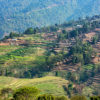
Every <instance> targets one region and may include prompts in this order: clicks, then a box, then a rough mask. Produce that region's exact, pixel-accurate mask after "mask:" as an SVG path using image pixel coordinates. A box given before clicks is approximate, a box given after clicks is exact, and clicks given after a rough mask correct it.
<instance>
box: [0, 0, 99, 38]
mask: <svg viewBox="0 0 100 100" xmlns="http://www.w3.org/2000/svg"><path fill="white" fill-rule="evenodd" d="M66 4H67V5H66ZM98 4H99V1H94V2H93V1H91V0H86V1H85V2H84V0H81V1H79V0H75V2H72V1H70V2H69V1H66V0H62V1H60V0H50V1H47V0H43V1H41V0H38V1H33V0H30V1H26V0H23V2H21V1H18V0H15V1H13V0H10V1H8V0H5V1H0V5H1V6H0V9H1V13H0V15H1V17H0V23H1V24H0V32H1V33H2V34H0V35H1V36H3V33H9V32H11V31H17V32H22V31H24V30H25V29H26V28H28V27H43V26H47V25H54V24H56V23H57V24H59V23H63V22H64V21H66V19H67V20H68V21H69V20H73V19H75V20H76V19H78V18H79V17H82V16H85V17H86V16H92V15H94V14H99V6H98ZM9 5H11V6H10V7H9ZM75 5H76V6H75ZM8 8H9V9H8ZM86 8H88V9H86ZM13 9H14V10H13ZM66 12H67V13H66ZM77 12H78V13H77ZM76 13H77V14H76ZM5 14H6V15H5ZM87 18H88V17H87Z"/></svg>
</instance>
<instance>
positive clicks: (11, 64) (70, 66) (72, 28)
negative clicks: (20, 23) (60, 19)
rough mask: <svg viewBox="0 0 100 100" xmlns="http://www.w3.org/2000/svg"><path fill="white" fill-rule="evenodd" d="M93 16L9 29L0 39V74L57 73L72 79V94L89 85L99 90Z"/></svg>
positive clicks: (99, 44) (99, 32) (97, 31)
mask: <svg viewBox="0 0 100 100" xmlns="http://www.w3.org/2000/svg"><path fill="white" fill-rule="evenodd" d="M96 19H98V18H97V17H96V18H95V17H93V18H90V20H89V22H87V19H85V20H81V21H75V22H72V23H71V25H69V24H68V23H66V24H65V23H64V24H62V25H55V26H52V27H47V28H41V29H38V28H36V29H32V28H29V29H27V30H26V31H25V32H24V33H23V34H17V33H10V35H9V36H6V37H4V38H3V39H2V40H1V41H0V54H1V55H0V59H1V60H0V67H1V70H0V75H1V76H2V75H3V76H13V77H17V78H26V77H27V78H34V77H42V76H46V75H53V76H59V77H63V78H65V79H67V80H69V83H70V84H72V83H73V90H72V91H71V94H74V92H75V91H77V92H78V93H79V92H81V93H84V91H88V89H91V91H93V90H95V91H97V90H98V92H97V94H99V93H100V91H99V90H100V87H99V82H100V73H99V71H100V20H96ZM84 22H86V24H84ZM90 22H91V23H90ZM94 24H96V27H94ZM88 27H89V28H88ZM30 30H31V31H30ZM41 30H43V31H41ZM84 30H86V31H85V32H84ZM32 32H33V33H32ZM78 49H79V50H80V51H81V52H80V51H78ZM75 50H76V51H75ZM87 55H88V57H87ZM87 60H88V61H87ZM92 73H93V75H92ZM85 74H86V75H87V76H85ZM63 87H64V89H65V90H66V88H68V87H66V85H64V86H63ZM86 87H87V88H86ZM91 91H90V93H91ZM67 92H68V91H67ZM90 93H89V95H90ZM84 94H85V95H87V94H86V93H84ZM92 94H95V93H94V92H92Z"/></svg>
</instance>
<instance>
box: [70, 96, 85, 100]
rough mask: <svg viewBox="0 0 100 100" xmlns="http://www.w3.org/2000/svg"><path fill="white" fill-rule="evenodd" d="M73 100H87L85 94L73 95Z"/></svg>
mask: <svg viewBox="0 0 100 100" xmlns="http://www.w3.org/2000/svg"><path fill="white" fill-rule="evenodd" d="M71 100H87V99H86V97H85V96H73V97H72V98H71Z"/></svg>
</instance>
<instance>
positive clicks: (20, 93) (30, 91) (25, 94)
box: [13, 87, 39, 100]
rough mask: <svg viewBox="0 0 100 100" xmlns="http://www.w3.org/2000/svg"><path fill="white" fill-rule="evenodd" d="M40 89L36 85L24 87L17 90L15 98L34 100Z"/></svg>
mask: <svg viewBox="0 0 100 100" xmlns="http://www.w3.org/2000/svg"><path fill="white" fill-rule="evenodd" d="M38 93H39V90H38V89H37V88H35V87H22V88H19V89H17V90H16V91H15V93H14V95H13V98H14V100H33V99H34V98H35V97H36V96H37V94H38Z"/></svg>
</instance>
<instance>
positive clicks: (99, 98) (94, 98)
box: [90, 96, 100, 100]
mask: <svg viewBox="0 0 100 100" xmlns="http://www.w3.org/2000/svg"><path fill="white" fill-rule="evenodd" d="M90 100H100V96H93V97H90Z"/></svg>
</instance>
